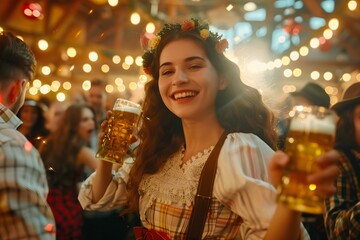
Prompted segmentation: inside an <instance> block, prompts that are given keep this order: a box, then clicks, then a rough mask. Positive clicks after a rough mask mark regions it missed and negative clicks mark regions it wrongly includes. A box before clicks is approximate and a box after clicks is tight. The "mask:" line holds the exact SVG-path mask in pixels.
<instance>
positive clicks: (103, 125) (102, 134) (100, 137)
mask: <svg viewBox="0 0 360 240" xmlns="http://www.w3.org/2000/svg"><path fill="white" fill-rule="evenodd" d="M112 115H113V113H112V111H108V112H107V113H106V119H105V120H104V121H103V122H102V123H101V125H100V131H99V133H98V149H100V147H101V144H102V143H103V141H104V137H105V133H106V130H107V127H108V122H109V119H110V118H111V116H112Z"/></svg>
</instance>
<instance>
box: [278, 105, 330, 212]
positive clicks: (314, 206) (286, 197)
mask: <svg viewBox="0 0 360 240" xmlns="http://www.w3.org/2000/svg"><path fill="white" fill-rule="evenodd" d="M289 115H290V117H291V120H290V125H289V132H288V135H287V137H286V141H285V152H286V153H287V154H288V155H289V157H290V162H289V164H288V165H287V166H286V167H285V169H284V171H283V174H282V177H281V182H280V185H279V186H278V196H277V201H278V202H280V203H283V204H285V205H287V206H288V207H289V208H291V209H293V210H297V211H301V212H307V213H313V214H321V213H322V212H323V210H324V209H323V200H324V199H323V197H322V196H321V194H320V193H319V192H318V191H317V189H316V184H312V183H310V184H309V183H308V182H307V181H306V177H307V176H308V175H309V174H312V173H314V172H315V171H316V170H317V168H318V166H317V162H316V160H317V158H318V157H320V156H322V155H323V154H325V153H326V152H328V151H329V150H331V149H332V148H333V144H334V139H335V128H336V115H335V113H333V112H332V111H331V110H329V109H326V108H324V107H318V106H296V107H294V109H293V110H292V111H291V112H290V113H289Z"/></svg>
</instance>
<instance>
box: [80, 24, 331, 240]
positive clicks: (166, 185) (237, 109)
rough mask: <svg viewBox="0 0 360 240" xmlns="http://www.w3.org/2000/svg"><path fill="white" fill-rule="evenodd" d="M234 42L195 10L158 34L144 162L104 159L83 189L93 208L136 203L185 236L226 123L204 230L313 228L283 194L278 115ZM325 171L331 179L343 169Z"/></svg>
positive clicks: (166, 233) (150, 57) (231, 233)
mask: <svg viewBox="0 0 360 240" xmlns="http://www.w3.org/2000/svg"><path fill="white" fill-rule="evenodd" d="M226 46H227V42H226V40H221V36H219V35H217V34H215V33H212V32H210V31H209V29H208V26H207V25H202V24H200V23H199V22H198V21H197V20H194V19H192V20H190V21H186V22H185V23H184V24H167V25H165V27H164V28H163V30H161V31H160V32H159V33H158V34H157V36H156V38H154V39H153V40H152V41H151V42H150V49H149V50H148V51H147V52H146V53H145V54H144V56H143V64H144V71H146V72H147V73H148V74H150V75H152V78H153V79H152V80H151V81H150V82H148V83H147V86H146V96H145V99H144V103H143V116H142V121H141V122H142V124H141V127H140V130H139V133H138V137H139V138H140V140H141V141H140V142H141V143H140V145H139V147H138V149H137V150H136V160H135V163H134V165H133V166H131V165H129V164H124V165H123V167H122V168H120V169H119V170H118V172H117V173H116V174H115V175H114V177H113V176H112V175H111V168H112V166H111V164H109V163H107V162H104V161H101V163H100V165H99V168H98V170H97V172H96V174H94V175H92V176H91V177H90V178H89V179H88V180H87V181H86V183H85V184H84V185H83V187H82V188H81V192H80V195H79V200H80V202H81V204H82V206H83V207H84V208H86V209H101V208H105V209H106V208H113V207H116V206H121V205H123V204H129V206H130V209H131V210H134V211H139V213H140V218H141V221H142V224H143V226H144V227H145V228H147V229H148V230H149V231H151V233H152V234H158V235H161V236H163V237H165V238H170V239H184V238H185V236H186V231H187V227H188V225H189V224H188V223H189V218H190V215H191V211H192V208H193V205H194V197H195V193H196V189H197V185H198V181H199V177H200V173H201V170H202V168H203V166H204V164H205V162H206V160H207V158H208V156H209V155H210V152H211V151H212V149H213V147H214V145H215V144H216V143H217V141H218V140H219V138H220V136H221V135H222V134H223V133H224V132H226V134H227V137H226V140H225V142H224V144H223V146H222V149H221V152H220V155H219V157H218V167H217V174H216V177H215V182H214V190H213V196H212V202H211V206H210V209H209V214H208V218H207V220H206V223H205V227H204V231H203V235H202V237H203V238H209V239H220V238H221V239H236V238H237V239H263V238H264V237H265V236H267V237H268V238H271V239H299V238H300V237H301V236H303V233H302V232H301V230H300V226H301V224H300V214H299V213H297V212H294V211H291V210H289V209H287V208H286V207H284V206H277V205H276V203H275V189H274V187H273V185H271V183H270V176H269V172H268V167H269V166H268V165H269V160H270V158H271V156H273V155H274V152H273V148H275V144H276V143H275V139H276V135H275V132H274V125H273V116H272V114H271V113H270V112H269V110H268V109H267V108H266V107H265V105H264V103H263V102H262V99H261V95H260V94H259V92H258V91H257V90H256V89H254V88H251V87H249V86H247V85H245V84H244V83H243V82H242V81H241V79H240V77H239V76H240V73H239V69H238V67H237V66H236V65H235V64H234V63H232V62H231V61H229V60H228V59H227V58H226V57H225V56H224V54H223V50H224V48H225V47H226ZM105 125H106V122H104V123H103V127H105ZM332 154H333V153H332ZM326 159H328V158H326ZM330 159H335V157H330ZM323 160H324V159H323ZM286 161H287V157H286V156H285V155H284V154H283V153H277V154H276V157H274V160H273V161H272V162H271V164H270V168H271V170H272V171H271V173H272V174H273V175H274V176H273V179H277V176H279V175H278V174H279V172H280V171H279V166H281V165H282V164H285V163H286ZM328 161H330V160H328ZM327 170H329V169H327ZM331 170H332V171H334V172H335V175H336V170H334V169H331ZM275 175H276V176H275ZM321 177H322V182H323V183H324V184H323V185H324V186H326V187H328V186H329V185H331V181H332V180H333V179H334V173H333V172H331V171H330V172H327V173H326V174H324V175H321ZM126 183H127V186H126ZM331 191H332V190H331V189H328V190H326V189H325V191H324V194H328V193H330V192H331Z"/></svg>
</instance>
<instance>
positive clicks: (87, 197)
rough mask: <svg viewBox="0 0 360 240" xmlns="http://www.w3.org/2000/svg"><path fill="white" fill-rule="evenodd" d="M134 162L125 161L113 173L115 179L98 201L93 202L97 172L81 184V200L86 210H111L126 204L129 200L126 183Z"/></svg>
mask: <svg viewBox="0 0 360 240" xmlns="http://www.w3.org/2000/svg"><path fill="white" fill-rule="evenodd" d="M132 165H133V164H132V163H126V162H125V163H124V164H123V166H122V167H121V168H119V169H118V171H117V172H115V173H113V179H112V181H111V182H110V184H109V185H108V186H107V188H106V191H105V194H104V196H103V197H102V198H101V199H100V200H99V201H98V202H97V203H93V202H92V182H93V179H94V176H95V175H96V172H94V173H93V174H91V175H90V176H89V177H88V178H87V179H86V180H85V181H84V183H83V184H82V185H81V188H80V192H79V197H78V199H79V202H80V204H81V206H82V207H83V209H85V210H110V209H116V208H120V207H122V206H124V205H125V204H126V202H127V196H126V183H127V181H128V179H129V172H130V169H131V167H132Z"/></svg>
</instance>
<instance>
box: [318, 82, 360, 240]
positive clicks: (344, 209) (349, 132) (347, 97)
mask: <svg viewBox="0 0 360 240" xmlns="http://www.w3.org/2000/svg"><path fill="white" fill-rule="evenodd" d="M331 108H332V109H333V110H334V111H335V112H336V113H337V115H338V116H339V119H338V122H337V126H336V137H335V149H337V150H338V151H339V152H340V154H341V159H340V162H339V168H340V175H339V177H338V178H337V180H336V193H335V195H334V196H332V197H330V198H328V199H327V200H326V201H325V206H326V212H325V215H324V218H325V226H326V230H327V234H328V237H329V239H338V240H342V239H360V82H357V83H354V84H352V85H351V86H350V87H348V88H347V89H346V91H345V92H344V95H343V97H342V100H341V101H339V102H338V103H336V104H335V105H334V106H332V107H331Z"/></svg>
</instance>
